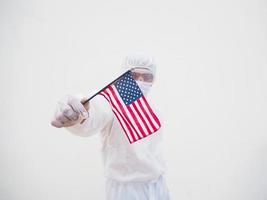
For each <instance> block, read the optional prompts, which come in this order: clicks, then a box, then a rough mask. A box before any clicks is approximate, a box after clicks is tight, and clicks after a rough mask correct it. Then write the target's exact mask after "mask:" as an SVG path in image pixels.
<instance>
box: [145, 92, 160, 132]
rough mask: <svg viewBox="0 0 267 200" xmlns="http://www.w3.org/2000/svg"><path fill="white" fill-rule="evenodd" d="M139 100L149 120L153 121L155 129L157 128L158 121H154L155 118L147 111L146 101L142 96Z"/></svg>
mask: <svg viewBox="0 0 267 200" xmlns="http://www.w3.org/2000/svg"><path fill="white" fill-rule="evenodd" d="M140 101H141V103H142V105H143V107H144V109H145V110H146V112H147V114H148V115H149V117H150V119H151V121H152V122H153V124H154V126H155V127H156V128H157V129H159V125H158V123H157V122H156V121H155V119H154V117H153V116H152V115H151V113H150V112H149V110H148V108H147V106H146V103H145V102H144V100H143V97H141V98H140Z"/></svg>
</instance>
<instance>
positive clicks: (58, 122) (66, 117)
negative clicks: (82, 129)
mask: <svg viewBox="0 0 267 200" xmlns="http://www.w3.org/2000/svg"><path fill="white" fill-rule="evenodd" d="M86 100H87V98H86V97H77V96H71V95H68V96H66V97H65V98H64V100H63V101H60V102H59V103H58V108H57V111H56V113H55V116H54V119H53V120H52V122H51V125H52V126H55V127H57V128H62V127H69V126H73V125H75V124H77V123H80V122H82V121H83V120H84V119H86V118H88V117H89V114H88V110H89V102H87V103H86V104H85V105H83V102H85V101H86Z"/></svg>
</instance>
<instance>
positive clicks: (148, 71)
mask: <svg viewBox="0 0 267 200" xmlns="http://www.w3.org/2000/svg"><path fill="white" fill-rule="evenodd" d="M131 71H133V72H138V73H142V74H143V73H150V74H151V71H150V70H149V69H147V68H142V67H136V68H133V69H131Z"/></svg>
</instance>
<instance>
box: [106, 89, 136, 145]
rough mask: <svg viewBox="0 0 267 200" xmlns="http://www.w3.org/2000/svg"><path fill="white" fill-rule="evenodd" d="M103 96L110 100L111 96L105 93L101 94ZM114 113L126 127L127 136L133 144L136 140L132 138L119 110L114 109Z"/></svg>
mask: <svg viewBox="0 0 267 200" xmlns="http://www.w3.org/2000/svg"><path fill="white" fill-rule="evenodd" d="M101 94H102V95H104V96H105V97H106V98H107V99H110V98H109V96H108V95H107V94H105V92H101ZM113 111H114V112H115V113H116V115H117V117H118V118H119V121H120V122H121V124H122V126H123V127H124V130H125V131H126V132H127V133H126V134H127V135H128V137H129V139H130V141H131V142H133V141H134V139H133V138H132V135H131V133H130V131H129V130H128V127H127V125H126V124H125V121H124V119H122V118H121V116H120V114H119V113H118V111H117V109H116V108H114V109H113ZM129 126H130V125H129Z"/></svg>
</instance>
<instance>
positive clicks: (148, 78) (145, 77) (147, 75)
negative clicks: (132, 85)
mask: <svg viewBox="0 0 267 200" xmlns="http://www.w3.org/2000/svg"><path fill="white" fill-rule="evenodd" d="M132 75H133V79H134V80H138V79H139V78H140V77H142V78H143V80H144V81H145V82H152V81H153V74H151V73H139V72H134V71H132Z"/></svg>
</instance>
